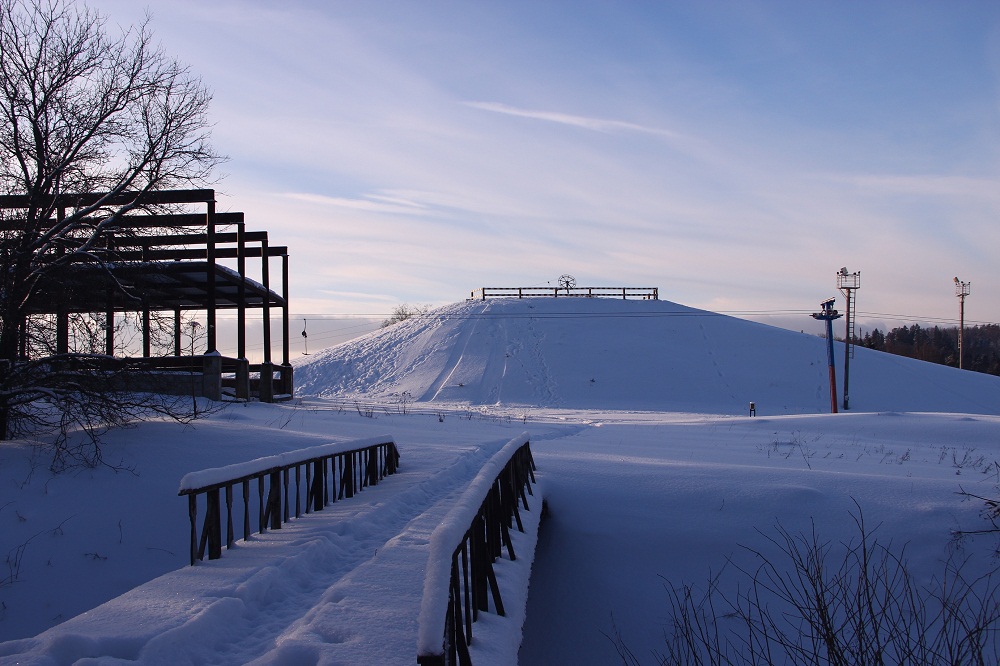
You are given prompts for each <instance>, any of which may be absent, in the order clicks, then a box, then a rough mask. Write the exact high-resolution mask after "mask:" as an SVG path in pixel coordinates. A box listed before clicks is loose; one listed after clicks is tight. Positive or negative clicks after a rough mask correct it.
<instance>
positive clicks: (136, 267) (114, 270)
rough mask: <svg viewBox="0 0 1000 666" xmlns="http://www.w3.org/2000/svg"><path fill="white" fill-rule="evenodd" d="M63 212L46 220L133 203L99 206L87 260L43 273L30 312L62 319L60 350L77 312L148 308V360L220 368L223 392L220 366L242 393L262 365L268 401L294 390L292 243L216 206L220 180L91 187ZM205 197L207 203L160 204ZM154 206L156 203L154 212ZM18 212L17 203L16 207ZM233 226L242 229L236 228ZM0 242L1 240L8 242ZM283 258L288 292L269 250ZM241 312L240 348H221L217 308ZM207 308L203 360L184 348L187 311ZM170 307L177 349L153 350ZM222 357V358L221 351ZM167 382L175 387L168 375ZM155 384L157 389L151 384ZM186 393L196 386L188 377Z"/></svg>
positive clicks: (110, 342)
mask: <svg viewBox="0 0 1000 666" xmlns="http://www.w3.org/2000/svg"><path fill="white" fill-rule="evenodd" d="M55 204H56V205H55V209H56V211H57V217H56V219H54V220H49V221H47V222H46V223H45V224H43V229H49V228H52V227H54V226H55V225H56V224H58V223H59V221H60V220H62V219H64V218H65V214H66V211H67V210H70V209H74V208H81V207H85V206H94V205H97V204H100V205H102V206H109V207H127V208H128V209H129V211H130V212H128V213H125V214H123V215H120V216H118V217H117V218H114V219H111V218H109V217H108V216H101V215H98V214H95V215H93V216H91V218H89V219H84V220H82V221H81V223H82V224H83V225H84V226H87V227H88V228H100V232H99V234H100V236H99V242H98V243H97V246H98V247H97V249H91V250H89V251H88V252H87V253H86V254H84V255H83V256H81V258H80V260H73V261H70V262H65V263H63V264H62V265H60V266H59V267H58V268H56V267H53V270H51V271H49V272H47V273H46V274H45V278H44V279H43V280H42V281H41V282H40V283H39V284H38V286H37V288H36V289H35V291H34V292H33V293H32V296H31V300H30V301H29V302H28V306H27V314H28V315H49V316H52V317H53V318H54V322H55V328H56V331H55V351H56V353H57V354H65V353H68V351H69V316H70V314H80V313H92V314H104V315H105V316H106V317H107V320H108V321H113V319H114V316H115V314H116V313H122V312H135V313H140V314H141V321H142V324H141V329H142V330H141V333H142V357H143V359H149V362H148V363H147V367H151V368H153V369H162V370H173V371H177V370H193V369H194V368H196V367H200V368H201V370H202V372H207V373H212V374H217V375H218V377H219V382H218V388H217V389H216V382H215V381H214V378H210V379H209V380H208V381H206V382H204V385H205V388H204V390H200V391H198V393H199V394H201V395H205V396H206V397H210V398H214V399H220V398H221V394H222V387H221V382H222V376H223V375H234V376H235V379H230V380H229V382H228V383H230V384H232V385H233V388H234V389H235V396H236V397H237V398H243V399H246V398H249V397H250V396H251V380H250V374H251V373H259V375H260V381H259V383H257V382H254V383H255V384H257V391H256V393H257V394H258V395H259V397H260V399H261V400H262V401H267V402H270V401H273V400H274V399H275V398H276V397H281V396H291V394H292V393H293V384H292V367H291V364H290V362H289V344H290V341H289V312H288V248H287V247H284V246H273V245H271V244H270V243H269V241H268V236H267V232H266V231H247V230H246V224H245V220H244V214H243V213H219V212H216V210H215V204H216V201H215V190H211V189H203V190H165V191H157V192H146V193H135V192H126V193H122V194H117V195H108V194H106V193H88V194H80V195H63V196H62V197H60V198H59V199H57V200H56V202H55ZM28 205H29V201H28V198H27V197H25V196H19V195H8V196H0V210H13V211H16V210H18V209H22V210H23V209H26V208H28ZM193 206H198V207H200V206H204V212H196V213H191V212H170V213H162V212H156V211H159V210H164V209H166V210H178V209H180V208H181V207H187V208H191V207H193ZM150 211H153V212H150ZM15 215H16V213H15ZM24 224H25V222H24V220H23V219H22V220H19V219H17V218H16V217H14V218H13V219H7V218H6V217H5V219H2V220H0V232H5V231H6V232H16V231H17V230H18V229H19V228H20V227H19V225H22V226H23V225H24ZM231 229H235V230H231ZM3 244H4V243H3V242H0V250H2V249H3ZM272 258H280V260H281V283H282V284H281V293H280V294H278V293H276V292H275V291H273V290H272V289H271V276H270V273H271V271H270V263H271V262H270V260H271V259H272ZM221 259H230V260H235V262H236V268H235V269H232V268H230V267H228V266H224V265H221V264H219V263H218V262H219V260H221ZM255 259H259V260H260V262H261V263H260V275H261V280H260V282H257V281H255V280H253V279H250V278H248V277H247V262H248V260H255ZM272 308H280V309H281V323H282V326H281V336H282V345H281V348H282V359H281V364H280V366H278V367H275V365H276V364H275V363H274V362H273V360H272V354H271V344H272V341H271V310H272ZM227 309H228V310H233V309H235V310H236V312H237V341H236V347H237V356H236V358H225V357H221V356H220V355H219V353H218V351H217V349H218V344H217V326H216V324H217V314H218V312H219V311H220V310H227ZM251 309H260V310H262V312H263V317H262V321H263V323H262V329H263V330H262V336H263V354H262V357H263V362H262V363H260V364H255V365H253V366H251V365H250V364H249V362H248V361H247V353H246V351H247V349H246V348H247V336H246V331H247V311H248V310H251ZM185 311H197V312H202V311H203V312H204V313H205V319H206V321H207V325H206V354H205V361H204V363H202V362H201V359H198V360H197V361H196V360H195V359H192V358H191V356H187V357H183V356H182V350H181V313H182V312H185ZM153 312H173V315H174V327H173V329H174V330H173V338H174V349H173V351H174V356H173V357H169V356H168V357H157V358H154V357H152V353H151V352H152V350H151V328H150V314H151V313H153ZM21 326H22V335H21V341H22V348H21V355H22V357H26V356H27V354H28V349H27V347H26V341H27V337H28V336H27V331H26V326H27V322H26V321H25V322H22V323H21ZM105 331H106V333H105V350H104V351H105V353H106V354H107V355H108V356H113V355H114V350H115V337H114V335H115V331H114V326H112V325H108V326H106V327H105ZM210 357H219V360H218V361H216V360H215V358H210ZM160 389H162V392H165V393H173V392H176V391H177V390H178V389H175V388H172V387H171V386H170V383H169V381H167V380H166V378H164V384H163V386H162V387H160ZM150 390H157V387H155V386H151V387H150ZM183 392H184V393H187V392H190V383H187V384H185V388H184V389H183Z"/></svg>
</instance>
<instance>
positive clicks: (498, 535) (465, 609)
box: [417, 434, 541, 666]
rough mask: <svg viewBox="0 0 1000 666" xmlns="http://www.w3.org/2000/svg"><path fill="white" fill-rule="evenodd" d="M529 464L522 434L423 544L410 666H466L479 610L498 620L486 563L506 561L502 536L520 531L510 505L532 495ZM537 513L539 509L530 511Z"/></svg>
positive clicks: (499, 603) (507, 543)
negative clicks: (425, 554) (425, 553)
mask: <svg viewBox="0 0 1000 666" xmlns="http://www.w3.org/2000/svg"><path fill="white" fill-rule="evenodd" d="M534 481H535V461H534V460H533V458H532V456H531V448H530V446H529V442H528V435H527V434H523V435H521V436H520V437H517V438H515V439H512V440H511V441H510V442H508V443H507V445H506V446H504V448H503V449H501V450H500V452H499V453H497V454H496V455H495V456H493V458H491V459H490V460H489V461H488V462H487V463H486V465H485V466H484V467H483V469H482V471H480V473H479V475H478V476H477V477H476V478H475V480H473V482H472V484H470V486H469V489H468V490H467V491H466V493H465V494H464V495H463V496H462V498H461V500H459V504H458V505H457V506H456V507H455V508H454V509H452V511H451V512H450V513H449V514H448V516H447V517H446V518H445V519H444V521H443V522H442V523H441V525H439V526H438V527H437V528H436V529H435V530H434V533H433V534H432V535H431V540H430V555H429V558H428V565H427V579H426V580H425V582H424V598H423V601H422V603H421V607H420V621H419V628H418V638H417V663H418V664H423V665H425V666H444V665H446V664H448V665H451V664H461V665H462V666H471V664H472V658H471V656H470V654H469V645H471V643H472V623H473V622H475V621H476V619H477V618H478V617H479V613H480V611H484V612H488V611H489V602H490V599H492V600H493V607H494V608H495V610H496V613H497V615H501V616H503V615H505V612H504V607H503V599H502V598H501V596H500V586H499V585H498V584H497V577H496V574H495V573H494V571H493V563H494V562H495V561H496V559H497V558H498V557H500V556H501V555H502V552H503V549H504V548H506V550H507V556H508V557H509V558H510V559H511V560H514V559H515V558H516V556H515V554H514V546H513V544H512V543H511V538H510V530H511V529H512V528H513V525H514V523H515V522H516V524H517V528H518V530H520V531H521V532H523V531H524V526H523V524H522V522H521V516H520V513H519V511H518V506H519V504H520V505H523V507H524V509H525V510H529V507H528V497H527V496H528V495H533V494H534V493H532V491H531V483H532V482H534ZM538 509H539V510H541V507H538Z"/></svg>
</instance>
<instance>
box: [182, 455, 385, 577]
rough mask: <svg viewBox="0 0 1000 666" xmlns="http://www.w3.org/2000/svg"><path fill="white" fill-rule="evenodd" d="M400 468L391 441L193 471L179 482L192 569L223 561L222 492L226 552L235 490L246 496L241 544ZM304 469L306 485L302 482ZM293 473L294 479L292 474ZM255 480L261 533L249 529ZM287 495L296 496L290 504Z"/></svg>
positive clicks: (231, 542)
mask: <svg viewBox="0 0 1000 666" xmlns="http://www.w3.org/2000/svg"><path fill="white" fill-rule="evenodd" d="M398 467H399V451H398V450H397V449H396V444H395V442H393V440H392V438H391V437H381V438H375V439H366V440H355V441H350V442H341V443H337V444H323V445H321V446H314V447H311V448H308V449H300V450H298V451H289V452H288V453H282V454H278V455H274V456H267V457H265V458H257V459H256V460H251V461H249V462H245V463H237V464H235V465H227V466H225V467H216V468H213V469H206V470H202V471H199V472H192V473H190V474H187V475H185V476H184V478H183V479H181V484H180V490H179V491H178V493H177V494H178V495H182V496H183V495H187V498H188V515H189V517H190V519H191V564H194V563H195V562H196V561H198V560H203V559H205V553H206V550H207V552H208V559H210V560H215V559H218V558H220V557H222V543H223V541H222V493H223V491H224V492H225V508H226V540H225V544H226V549H227V550H228V549H229V548H232V547H233V545H234V543H235V538H234V526H233V494H234V493H233V489H234V488H235V487H236V486H240V487H241V489H242V494H243V516H242V519H243V520H242V522H243V540H244V541H247V540H248V539H249V538H250V535H251V534H256V533H264V532H265V531H266V530H268V529H272V530H276V529H281V525H282V523H283V522H288V521H289V520H290V519H291V507H292V505H294V508H295V517H296V518H298V517H299V516H301V515H302V513H310V512H312V511H321V510H322V509H323V507H324V506H326V505H327V504H330V503H332V502H336V501H337V500H339V499H346V498H350V497H353V496H354V494H355V493H356V492H358V491H360V490H361V489H362V488H364V487H365V486H374V485H376V484H378V482H379V481H380V480H381V479H383V478H384V477H386V476H387V475H389V474H394V473H395V472H396V469H397V468H398ZM303 469H304V470H305V475H304V476H305V483H303V478H302V477H303V473H302V472H303ZM292 470H294V471H295V473H294V478H292V476H293V475H292V474H291V471H292ZM254 480H256V481H257V484H256V486H257V492H256V495H257V502H256V505H257V507H256V508H257V522H256V525H257V529H256V530H251V520H250V519H251V513H252V506H251V502H250V497H251V494H253V493H252V492H251V488H250V486H251V482H252V481H254ZM289 493H292V494H293V497H292V498H291V499H289ZM199 495H204V496H205V518H204V523H203V525H202V528H201V535H200V536H199V534H198V496H199Z"/></svg>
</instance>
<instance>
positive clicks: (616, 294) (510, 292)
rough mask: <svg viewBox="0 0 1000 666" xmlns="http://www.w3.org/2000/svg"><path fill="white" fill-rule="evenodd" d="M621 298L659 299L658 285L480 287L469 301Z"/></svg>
mask: <svg viewBox="0 0 1000 666" xmlns="http://www.w3.org/2000/svg"><path fill="white" fill-rule="evenodd" d="M539 296H547V297H551V298H560V297H563V298H565V297H570V298H621V299H634V300H643V301H658V300H660V289H659V287H480V288H479V289H474V290H473V291H472V295H471V296H470V297H469V300H470V301H485V300H486V299H487V298H532V297H539Z"/></svg>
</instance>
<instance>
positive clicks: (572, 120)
mask: <svg viewBox="0 0 1000 666" xmlns="http://www.w3.org/2000/svg"><path fill="white" fill-rule="evenodd" d="M464 104H465V105H466V106H469V107H472V108H474V109H482V110H483V111H492V112H493V113H503V114H506V115H508V116H517V117H518V118H533V119H535V120H544V121H546V122H550V123H559V124H561V125H570V126H572V127H580V128H582V129H588V130H592V131H594V132H640V133H642V134H652V135H655V136H662V137H665V138H669V139H677V138H679V135H678V134H677V133H676V132H671V131H669V130H665V129H660V128H657V127H646V126H644V125H637V124H636V123H630V122H626V121H623V120H608V119H606V118H588V117H587V116H575V115H572V114H569V113H558V112H555V111H536V110H532V109H519V108H517V107H514V106H509V105H507V104H501V103H499V102H465V103H464Z"/></svg>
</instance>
